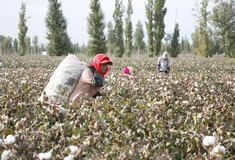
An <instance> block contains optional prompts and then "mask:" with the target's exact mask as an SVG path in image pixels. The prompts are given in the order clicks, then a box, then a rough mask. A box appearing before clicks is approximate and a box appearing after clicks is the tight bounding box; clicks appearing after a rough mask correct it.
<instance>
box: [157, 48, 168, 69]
mask: <svg viewBox="0 0 235 160" xmlns="http://www.w3.org/2000/svg"><path fill="white" fill-rule="evenodd" d="M157 70H158V71H159V72H165V73H166V74H169V73H170V59H169V58H168V53H167V52H164V53H163V55H162V56H161V57H159V58H158V63H157Z"/></svg>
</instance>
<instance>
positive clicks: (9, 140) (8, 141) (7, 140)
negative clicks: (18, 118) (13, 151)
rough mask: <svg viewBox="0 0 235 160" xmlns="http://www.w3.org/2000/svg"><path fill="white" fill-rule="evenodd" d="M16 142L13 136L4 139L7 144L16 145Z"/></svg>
mask: <svg viewBox="0 0 235 160" xmlns="http://www.w3.org/2000/svg"><path fill="white" fill-rule="evenodd" d="M15 141H16V138H15V136H13V135H11V134H9V135H8V136H7V138H6V139H4V142H5V143H6V144H13V143H15Z"/></svg>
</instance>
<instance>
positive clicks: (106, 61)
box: [100, 59, 113, 65]
mask: <svg viewBox="0 0 235 160" xmlns="http://www.w3.org/2000/svg"><path fill="white" fill-rule="evenodd" d="M104 63H108V64H109V65H113V62H111V61H110V60H108V59H103V60H102V61H101V62H100V64H104Z"/></svg>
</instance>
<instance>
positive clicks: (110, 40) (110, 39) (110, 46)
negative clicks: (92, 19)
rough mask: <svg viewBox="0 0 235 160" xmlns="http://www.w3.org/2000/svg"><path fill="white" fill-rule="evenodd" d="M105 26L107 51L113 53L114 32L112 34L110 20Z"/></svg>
mask: <svg viewBox="0 0 235 160" xmlns="http://www.w3.org/2000/svg"><path fill="white" fill-rule="evenodd" d="M107 28H108V35H107V48H108V53H109V54H110V55H112V54H113V53H114V34H113V25H112V22H111V21H109V22H108V24H107Z"/></svg>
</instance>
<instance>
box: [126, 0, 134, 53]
mask: <svg viewBox="0 0 235 160" xmlns="http://www.w3.org/2000/svg"><path fill="white" fill-rule="evenodd" d="M132 14H133V10H132V0H128V7H127V18H126V28H125V55H126V56H127V57H130V56H131V50H132V41H133V36H132V33H133V29H132V22H131V15H132Z"/></svg>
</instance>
